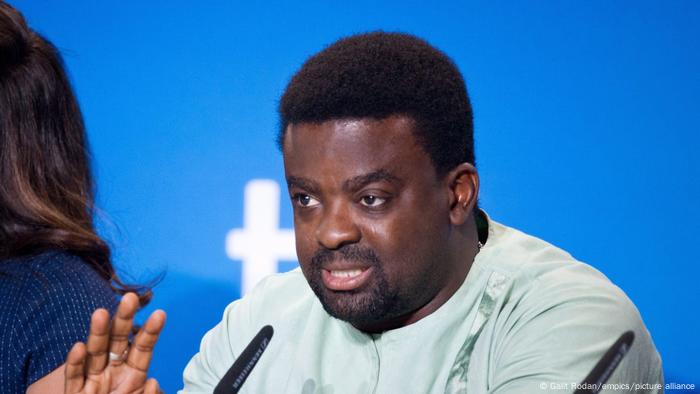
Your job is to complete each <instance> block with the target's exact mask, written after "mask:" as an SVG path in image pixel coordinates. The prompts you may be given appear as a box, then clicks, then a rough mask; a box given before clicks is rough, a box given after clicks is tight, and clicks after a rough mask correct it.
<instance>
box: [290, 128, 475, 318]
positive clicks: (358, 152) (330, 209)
mask: <svg viewBox="0 0 700 394" xmlns="http://www.w3.org/2000/svg"><path fill="white" fill-rule="evenodd" d="M412 126H413V122H412V121H411V120H410V119H409V118H406V117H402V116H392V117H389V118H385V119H383V120H376V119H369V118H363V119H345V120H331V121H327V122H323V123H300V124H294V125H290V126H289V127H288V129H287V131H286V134H285V138H284V145H283V146H284V148H283V151H284V165H285V174H286V177H287V183H288V187H289V195H290V196H291V199H292V205H293V207H294V228H295V234H296V248H297V254H298V257H299V262H300V265H301V269H302V271H303V273H304V276H305V277H306V279H307V280H308V282H309V285H310V286H311V288H312V289H313V291H314V292H315V294H316V296H317V297H318V298H319V300H320V301H321V303H322V304H323V307H324V308H325V309H326V311H327V312H328V313H329V314H331V315H332V316H335V317H337V318H339V319H342V320H345V321H348V322H350V323H351V324H353V325H354V326H355V327H357V328H359V329H362V330H364V331H382V330H385V329H390V328H394V327H395V326H401V325H405V324H410V323H412V322H413V321H416V320H418V319H420V318H422V317H423V316H425V315H427V314H429V313H431V312H432V311H433V310H434V309H436V306H435V305H434V302H433V301H434V300H435V299H436V298H440V296H441V292H444V291H446V290H445V289H446V288H448V284H449V283H451V282H453V281H455V280H459V281H461V280H462V279H463V278H457V279H455V275H453V273H452V272H448V271H450V270H449V269H448V268H446V267H448V266H449V265H448V264H446V260H447V259H448V258H449V256H447V253H448V247H447V239H448V238H449V236H450V229H451V226H450V219H449V204H450V203H449V193H448V189H449V188H448V187H447V186H446V185H445V184H444V181H443V180H442V179H439V178H438V177H437V175H436V173H435V169H434V167H433V164H432V162H431V160H430V157H429V156H428V155H427V153H426V152H425V151H424V150H423V148H422V147H421V146H420V145H419V143H418V142H417V140H416V139H415V138H414V136H413V133H412ZM460 283H461V282H460ZM450 287H451V288H452V291H453V290H454V286H450ZM450 295H451V294H449V295H447V298H449V296H450ZM442 296H444V295H442ZM443 298H444V297H443ZM443 302H444V301H443ZM440 304H441V302H440ZM437 306H439V305H437Z"/></svg>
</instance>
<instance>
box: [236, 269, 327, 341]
mask: <svg viewBox="0 0 700 394" xmlns="http://www.w3.org/2000/svg"><path fill="white" fill-rule="evenodd" d="M317 302H318V300H317V298H316V296H315V295H314V294H313V292H312V291H311V288H310V287H309V285H308V283H307V282H306V279H305V278H304V275H303V274H302V272H301V269H299V268H297V269H294V270H292V271H289V272H285V273H280V274H274V275H270V276H268V277H266V278H265V279H263V280H262V281H260V283H258V284H257V285H256V286H255V287H254V288H253V290H252V291H251V292H250V293H249V294H246V295H245V296H244V297H243V298H241V299H240V300H237V301H234V302H232V303H231V304H229V306H228V307H227V308H226V310H225V312H224V319H225V320H241V321H242V322H245V323H247V324H249V325H250V327H251V329H253V330H257V329H259V328H260V327H262V326H263V325H265V324H274V323H276V322H280V321H283V322H285V323H286V324H289V323H290V320H295V319H299V318H301V317H302V316H304V313H305V312H307V311H308V310H309V309H310V308H311V307H312V306H313V305H314V304H315V303H317ZM253 311H254V312H255V313H252V312H253Z"/></svg>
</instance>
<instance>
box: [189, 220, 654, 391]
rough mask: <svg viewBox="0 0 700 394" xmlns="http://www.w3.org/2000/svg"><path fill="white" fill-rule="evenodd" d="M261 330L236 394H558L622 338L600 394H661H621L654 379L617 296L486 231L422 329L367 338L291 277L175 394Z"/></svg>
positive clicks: (206, 354)
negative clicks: (262, 337)
mask: <svg viewBox="0 0 700 394" xmlns="http://www.w3.org/2000/svg"><path fill="white" fill-rule="evenodd" d="M266 324H270V325H272V326H273V328H274V330H275V333H274V336H273V338H272V340H271V342H270V344H269V346H268V348H267V350H266V351H265V353H264V354H263V355H262V357H261V358H260V361H259V362H258V364H257V366H256V367H255V368H254V369H253V371H252V373H251V374H250V376H249V377H248V380H247V381H246V382H245V384H244V385H243V388H242V390H241V392H245V393H333V394H341V393H391V394H394V393H445V392H448V393H470V394H478V393H499V394H506V393H509V394H510V393H512V394H526V393H551V394H554V393H562V394H563V393H567V394H568V393H572V392H573V391H574V389H575V387H573V385H574V384H577V383H580V382H581V381H582V380H583V379H584V377H586V375H588V373H589V372H590V371H591V369H592V368H593V366H594V365H595V363H596V362H597V361H598V360H599V359H600V358H601V357H602V355H603V354H604V353H605V351H606V350H607V349H608V348H609V347H610V346H611V345H612V344H613V342H615V341H616V340H617V338H618V337H619V336H620V335H621V334H622V333H623V332H625V331H627V330H633V331H634V333H635V336H636V337H635V340H634V343H633V345H632V348H631V349H630V351H629V353H628V354H627V356H626V357H625V358H624V359H623V361H622V363H621V364H620V365H619V366H618V368H617V370H616V371H615V373H614V374H613V375H612V376H611V378H610V379H609V381H608V384H620V385H621V386H615V387H614V389H611V390H607V392H610V393H623V392H628V391H629V392H637V393H646V392H650V393H656V392H663V390H656V389H651V390H637V391H634V390H633V389H634V388H635V387H634V384H640V385H641V384H647V385H654V384H663V374H662V370H661V359H660V357H659V355H658V353H657V351H656V349H655V348H654V344H653V343H652V340H651V337H650V335H649V333H648V331H647V330H646V328H645V327H644V323H643V322H642V320H641V318H640V316H639V312H638V311H637V309H636V308H635V307H634V305H633V304H632V302H631V301H630V300H629V299H628V298H627V296H626V295H625V294H624V293H623V292H622V290H620V289H619V288H618V287H617V286H615V285H613V284H612V283H611V282H610V281H609V280H608V279H607V278H606V277H605V276H604V275H603V274H601V273H600V272H598V271H596V270H595V269H594V268H592V267H590V266H588V265H586V264H583V263H580V262H578V261H576V260H574V258H573V257H571V256H570V255H569V254H568V253H566V252H564V251H562V250H561V249H558V248H556V247H554V246H552V245H550V244H548V243H546V242H544V241H542V240H539V239H537V238H534V237H531V236H528V235H526V234H523V233H522V232H520V231H517V230H515V229H512V228H509V227H506V226H503V225H501V224H498V223H496V222H494V221H492V220H489V236H488V241H487V243H486V245H484V247H483V248H482V249H481V251H480V252H479V254H478V255H477V256H476V258H475V260H474V263H473V265H472V267H471V269H470V271H469V274H468V275H467V278H466V279H465V281H464V283H463V284H462V285H461V287H460V288H459V289H458V290H457V292H456V293H455V294H454V295H453V296H452V297H451V298H450V299H449V300H448V301H447V302H446V303H445V304H444V305H442V306H441V307H440V308H439V309H438V310H437V311H435V312H434V313H432V314H431V315H429V316H427V317H425V318H423V319H422V320H420V321H418V322H416V323H414V324H411V325H408V326H405V327H402V328H398V329H395V330H391V331H387V332H384V333H382V334H379V335H368V334H365V333H363V332H360V331H358V330H356V329H355V328H354V327H352V326H351V325H350V324H348V323H346V322H344V321H341V320H338V319H335V318H333V317H331V316H329V315H328V314H327V313H326V312H325V311H324V310H323V307H322V306H321V304H320V302H319V301H318V299H317V298H316V296H315V295H314V293H313V292H312V291H311V289H310V288H309V286H308V284H307V282H306V279H305V278H304V276H303V274H302V273H301V271H300V270H299V269H297V270H294V271H291V272H288V273H284V274H278V275H273V276H270V277H268V278H266V279H265V280H263V281H262V282H261V283H260V284H259V285H258V286H257V287H256V288H255V289H254V290H253V291H252V292H251V293H250V294H249V295H247V296H245V297H244V298H243V299H241V300H238V301H235V302H233V303H232V304H230V305H229V306H228V307H227V308H226V310H225V311H224V316H223V319H222V321H221V322H220V323H219V324H218V325H217V326H216V327H214V328H213V329H212V330H211V331H209V332H208V333H207V334H206V335H205V336H204V338H203V339H202V343H201V346H200V350H199V353H198V354H196V355H195V356H194V357H193V358H192V360H190V362H189V364H188V365H187V368H186V369H185V372H184V383H185V387H184V389H183V390H182V391H181V393H211V392H212V391H213V389H214V387H215V386H216V385H217V383H218V382H219V380H220V379H221V378H222V377H223V376H224V374H225V373H226V371H227V370H228V368H229V367H230V366H231V365H232V364H233V362H234V360H235V359H236V357H237V355H239V354H240V353H241V352H242V350H243V349H244V348H245V346H246V345H247V344H248V343H249V342H250V340H251V339H252V338H253V336H255V334H256V333H257V332H258V330H260V328H261V327H262V326H264V325H266ZM624 385H629V389H630V390H624V387H625V386H624ZM603 392H606V391H605V390H604V391H603Z"/></svg>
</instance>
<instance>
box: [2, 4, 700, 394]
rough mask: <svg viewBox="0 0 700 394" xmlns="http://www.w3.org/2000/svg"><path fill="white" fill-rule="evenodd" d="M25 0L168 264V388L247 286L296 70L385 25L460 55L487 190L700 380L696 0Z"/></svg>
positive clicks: (120, 216) (108, 175) (673, 366)
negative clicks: (258, 189) (251, 237)
mask: <svg viewBox="0 0 700 394" xmlns="http://www.w3.org/2000/svg"><path fill="white" fill-rule="evenodd" d="M13 4H14V5H15V6H17V7H18V8H19V9H20V10H22V11H23V12H24V14H25V15H26V17H27V19H28V20H29V22H30V24H31V25H33V26H34V27H35V28H36V29H37V30H39V31H40V32H42V33H43V34H45V35H46V36H47V37H49V38H50V39H51V40H52V41H53V42H54V43H55V44H56V45H57V46H58V47H59V48H60V49H61V50H62V52H63V54H64V57H65V61H66V64H67V67H68V69H69V72H70V74H71V76H72V79H73V82H74V85H75V88H76V91H77V94H78V97H79V99H80V102H81V104H82V108H83V112H84V115H85V118H86V122H87V126H88V129H89V136H90V138H91V143H92V149H93V153H94V156H95V159H94V163H95V166H96V170H97V176H98V187H99V204H100V206H101V207H102V209H103V210H104V214H103V215H102V217H101V218H100V223H101V228H102V233H103V234H104V235H105V236H106V237H107V238H109V239H110V240H111V242H112V244H113V246H114V252H115V261H116V263H117V264H118V265H119V267H121V269H122V271H124V272H128V273H130V274H131V277H132V278H133V279H134V280H137V281H138V280H147V279H149V278H152V277H153V276H155V275H157V274H158V273H159V272H161V271H164V270H165V271H167V275H166V277H165V279H164V280H163V281H162V282H161V283H160V284H159V285H158V286H157V287H156V288H155V292H156V296H155V298H154V300H153V303H152V306H151V307H149V310H152V309H153V308H156V307H157V308H163V309H165V310H166V311H167V312H168V319H169V321H168V325H167V327H166V329H165V332H164V333H163V336H162V340H161V342H160V343H159V345H158V348H157V355H156V357H155V359H154V361H153V367H152V374H153V375H154V376H155V377H157V378H159V380H160V381H161V383H162V385H163V387H164V388H165V389H166V390H167V391H168V392H172V391H174V390H176V389H177V388H179V387H180V385H181V371H182V369H183V368H184V366H185V364H186V362H187V360H188V359H189V358H190V357H191V356H192V355H193V354H194V353H195V352H196V351H197V348H198V342H199V339H200V338H201V336H202V335H203V334H204V333H205V332H206V331H207V330H208V329H209V328H210V327H212V326H213V325H214V324H216V322H217V321H218V320H219V319H220V317H221V313H222V311H223V308H224V307H225V305H227V304H228V303H229V302H230V301H232V300H234V299H236V298H238V297H239V296H240V293H241V266H242V264H241V262H240V261H235V260H233V259H231V258H229V257H228V255H227V254H226V249H225V240H226V235H227V233H228V232H229V231H230V230H231V229H234V228H240V227H242V226H243V224H244V223H243V209H244V198H243V196H244V194H243V191H244V188H245V185H246V184H247V183H248V182H249V181H250V180H253V179H272V180H276V181H277V182H279V183H281V182H282V181H283V177H282V174H283V172H282V160H281V156H280V154H279V152H278V151H277V149H276V147H275V144H274V134H275V131H276V127H277V118H276V114H275V108H276V102H277V99H278V97H279V95H280V93H281V91H282V89H283V88H284V86H285V84H286V82H287V80H288V78H289V77H290V76H291V75H292V74H293V73H294V71H295V70H296V69H297V68H298V67H299V66H300V64H301V63H302V62H303V60H304V59H305V58H306V57H307V56H309V55H311V54H312V53H314V52H316V51H317V50H319V49H321V48H322V47H323V46H324V45H326V44H328V43H330V42H332V41H333V40H335V39H337V38H339V37H342V36H344V35H347V34H350V33H355V32H362V31H367V30H374V29H380V28H381V29H385V30H401V31H405V32H411V33H415V34H417V35H420V36H422V37H424V38H426V39H428V40H429V41H430V42H432V43H433V44H435V45H436V46H438V47H439V48H441V49H443V50H444V51H446V52H447V53H448V54H449V55H450V56H452V57H453V59H454V60H455V61H456V63H457V64H458V65H459V66H460V68H461V70H462V71H463V73H464V75H465V78H466V80H467V84H468V88H469V91H470V94H471V98H472V100H473V105H474V112H475V123H476V126H475V127H476V140H477V145H476V148H477V159H478V165H479V169H480V173H481V177H482V187H483V188H482V191H481V205H482V206H483V207H484V208H485V209H486V210H487V211H488V212H489V213H490V214H491V215H492V217H494V218H495V219H496V220H498V221H501V222H503V223H506V224H509V225H511V226H514V227H517V228H520V229H522V230H524V231H526V232H529V233H532V234H534V235H537V236H539V237H541V238H544V239H546V240H548V241H550V242H552V243H554V244H556V245H559V246H561V247H563V248H565V249H566V250H568V251H570V252H571V253H572V254H573V255H574V256H576V257H577V258H579V259H581V260H583V261H586V262H589V263H590V264H592V265H593V266H595V267H597V268H598V269H600V270H601V271H603V272H604V273H605V274H606V275H608V276H609V277H610V278H611V279H612V280H613V281H614V282H615V283H617V284H618V285H619V286H620V287H621V288H622V289H624V290H625V291H626V292H627V294H628V295H629V296H630V298H632V300H634V301H635V303H636V305H637V307H638V308H639V310H640V311H641V313H642V316H643V318H644V320H645V322H646V324H647V326H648V328H649V330H650V331H651V333H652V335H653V337H654V340H655V342H656V345H657V347H658V349H659V351H660V353H661V355H662V357H663V360H664V368H665V373H666V380H667V381H668V382H671V381H673V382H677V383H695V384H696V386H697V385H698V383H700V379H699V378H700V374H699V373H698V369H697V365H698V364H697V361H696V360H697V356H698V354H700V344H699V343H698V342H699V341H698V340H697V333H698V332H700V319H699V318H698V307H697V304H698V301H700V299H699V297H698V290H697V288H698V277H699V274H700V270H699V269H698V264H699V263H700V258H699V257H700V253H699V252H698V241H699V239H698V230H700V228H699V227H700V226H699V225H698V223H699V222H700V205H699V204H698V198H699V197H700V180H699V179H698V177H699V171H698V170H700V159H698V156H697V154H696V151H697V150H698V147H700V144H699V142H700V140H699V138H698V131H699V129H700V127H699V126H700V108H699V107H700V104H699V103H700V72H699V71H698V70H700V48H699V46H700V45H698V40H699V38H700V24H699V23H698V20H699V18H700V2H698V1H693V0H690V1H672V2H659V1H585V2H583V1H579V2H573V1H550V2H542V1H536V2H534V1H533V2H492V1H484V2H468V3H457V2H454V3H452V2H441V3H440V4H430V5H429V4H428V3H427V2H426V3H424V4H422V3H420V2H411V1H400V2H399V1H386V2H381V3H379V2H374V1H372V2H370V1H355V2H351V3H350V4H346V5H341V4H333V3H331V2H306V3H304V4H303V5H300V4H288V3H287V4H285V3H277V2H272V1H268V2H264V3H260V4H258V5H255V4H252V3H241V2H207V3H206V5H205V4H204V2H202V3H201V4H200V3H197V2H192V1H160V2H148V3H146V2H139V1H120V2H94V1H70V2H52V3H45V2H43V1H42V2H39V1H35V2H34V1H15V2H14V3H13ZM282 189H283V190H284V187H283V188H282ZM283 194H284V193H283ZM281 201H282V206H281V211H280V226H281V227H283V228H291V227H292V221H291V210H290V207H289V203H288V200H287V199H286V197H282V199H281ZM293 266H294V263H293V262H284V263H283V264H281V265H280V269H282V270H286V269H290V268H292V267H293ZM280 302H284V300H280Z"/></svg>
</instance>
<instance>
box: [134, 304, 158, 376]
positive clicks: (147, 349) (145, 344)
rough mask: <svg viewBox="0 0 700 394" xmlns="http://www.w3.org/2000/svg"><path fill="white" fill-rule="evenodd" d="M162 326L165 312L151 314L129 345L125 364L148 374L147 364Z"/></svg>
mask: <svg viewBox="0 0 700 394" xmlns="http://www.w3.org/2000/svg"><path fill="white" fill-rule="evenodd" d="M164 325H165V312H163V311H162V310H157V311H155V312H153V313H151V316H149V317H148V320H146V324H144V325H143V327H142V328H141V330H140V331H139V333H138V334H136V338H134V343H132V344H131V350H129V358H128V359H127V360H126V363H127V364H129V365H130V366H131V367H133V368H135V369H137V370H139V371H142V372H144V373H145V372H148V364H150V362H151V357H152V356H153V347H154V346H155V344H156V341H158V336H159V335H160V331H161V330H162V329H163V326H164Z"/></svg>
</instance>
